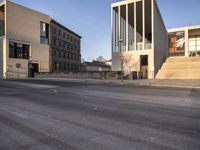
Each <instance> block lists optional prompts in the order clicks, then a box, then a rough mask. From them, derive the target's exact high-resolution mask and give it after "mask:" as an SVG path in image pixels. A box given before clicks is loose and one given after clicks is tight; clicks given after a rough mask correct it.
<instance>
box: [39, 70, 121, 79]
mask: <svg viewBox="0 0 200 150" xmlns="http://www.w3.org/2000/svg"><path fill="white" fill-rule="evenodd" d="M120 75H121V74H120V72H118V71H109V72H107V71H90V72H76V73H72V72H70V73H36V74H35V78H85V79H86V78H90V79H107V80H118V79H120Z"/></svg>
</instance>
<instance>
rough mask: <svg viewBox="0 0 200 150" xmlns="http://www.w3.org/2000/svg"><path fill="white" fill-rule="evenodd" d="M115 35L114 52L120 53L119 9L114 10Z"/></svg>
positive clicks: (113, 41) (113, 40)
mask: <svg viewBox="0 0 200 150" xmlns="http://www.w3.org/2000/svg"><path fill="white" fill-rule="evenodd" d="M112 18H113V20H112V21H113V27H112V28H113V31H112V32H113V35H112V47H113V52H118V50H119V48H118V41H119V30H118V28H119V20H118V19H119V10H118V7H114V8H113V16H112Z"/></svg>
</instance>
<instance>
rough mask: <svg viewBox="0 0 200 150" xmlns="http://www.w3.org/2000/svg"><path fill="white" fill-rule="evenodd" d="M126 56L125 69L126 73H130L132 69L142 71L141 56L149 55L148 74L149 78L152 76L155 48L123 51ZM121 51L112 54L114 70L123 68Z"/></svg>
mask: <svg viewBox="0 0 200 150" xmlns="http://www.w3.org/2000/svg"><path fill="white" fill-rule="evenodd" d="M122 55H123V57H124V64H123V67H124V71H125V74H129V73H130V72H132V71H140V56H141V55H148V66H149V71H148V76H149V79H151V78H152V72H151V66H153V65H154V60H153V50H151V49H149V50H137V51H127V52H122ZM120 56H121V54H120V53H113V54H112V71H120V70H121V61H120Z"/></svg>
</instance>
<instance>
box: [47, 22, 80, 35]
mask: <svg viewBox="0 0 200 150" xmlns="http://www.w3.org/2000/svg"><path fill="white" fill-rule="evenodd" d="M51 21H52V22H53V23H55V24H56V25H58V26H60V27H61V28H63V29H65V30H67V31H68V32H70V33H72V34H74V35H76V36H78V37H79V38H82V37H81V36H80V35H78V34H77V33H75V32H74V31H72V30H70V29H69V28H67V27H65V26H64V25H62V24H60V23H59V22H57V21H55V20H54V19H51Z"/></svg>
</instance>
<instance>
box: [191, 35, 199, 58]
mask: <svg viewBox="0 0 200 150" xmlns="http://www.w3.org/2000/svg"><path fill="white" fill-rule="evenodd" d="M189 55H190V56H197V55H200V35H190V36H189Z"/></svg>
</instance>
